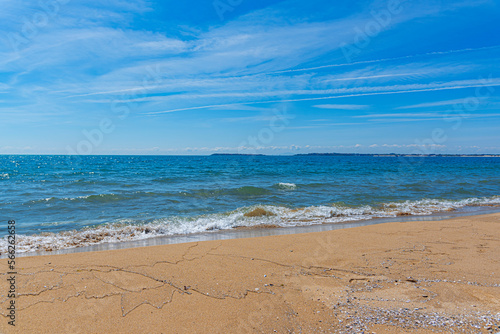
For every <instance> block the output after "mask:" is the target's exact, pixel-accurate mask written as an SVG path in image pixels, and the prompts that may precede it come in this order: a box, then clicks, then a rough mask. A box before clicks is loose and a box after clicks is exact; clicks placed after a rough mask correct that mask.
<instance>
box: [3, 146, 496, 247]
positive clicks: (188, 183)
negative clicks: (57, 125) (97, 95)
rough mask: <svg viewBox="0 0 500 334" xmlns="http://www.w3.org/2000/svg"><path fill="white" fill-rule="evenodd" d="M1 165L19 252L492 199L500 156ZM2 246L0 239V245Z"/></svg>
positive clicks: (449, 210) (97, 159)
mask: <svg viewBox="0 0 500 334" xmlns="http://www.w3.org/2000/svg"><path fill="white" fill-rule="evenodd" d="M0 167H1V169H0V186H1V188H0V189H1V190H0V193H1V197H2V202H1V203H0V210H1V220H5V222H7V220H9V219H14V220H16V226H17V234H18V244H17V250H18V253H19V254H23V253H24V252H27V254H34V253H33V252H37V253H38V252H39V251H44V250H46V251H52V252H54V251H59V250H64V249H70V248H75V249H81V250H86V249H89V246H92V247H90V248H91V249H92V250H99V249H113V248H121V247H131V246H132V247H136V245H152V244H157V243H161V244H165V243H171V242H187V241H193V240H195V241H199V240H213V239H217V238H232V237H239V236H240V235H244V236H256V235H260V234H262V235H269V234H286V233H298V232H297V231H301V230H302V229H303V230H304V231H306V230H307V231H314V230H323V229H332V228H344V227H350V226H357V225H360V224H371V223H374V222H378V221H380V220H379V219H381V218H382V219H396V220H399V221H401V220H405V221H406V220H411V219H413V217H419V218H418V219H422V218H423V217H424V216H425V217H428V216H429V215H430V217H445V216H447V215H456V214H468V211H470V210H472V211H474V212H476V211H475V210H479V211H480V212H483V210H484V211H488V210H493V211H494V210H495V206H498V205H500V196H498V195H499V189H500V158H484V157H483V158H460V157H429V158H398V157H356V156H352V157H348V156H342V157H338V156H337V157H334V156H196V157H195V156H189V157H186V156H183V157H180V156H84V157H81V156H0ZM479 211H477V213H479ZM436 213H438V214H439V216H435V214H436ZM270 226H272V227H282V228H265V227H270ZM262 227H264V228H262ZM6 232H7V228H5V231H4V232H3V233H2V234H3V236H5V235H6ZM183 240H185V241H183ZM113 245H114V246H113ZM6 246H7V245H6V241H5V238H4V240H2V244H1V245H0V252H1V253H4V252H5V248H6Z"/></svg>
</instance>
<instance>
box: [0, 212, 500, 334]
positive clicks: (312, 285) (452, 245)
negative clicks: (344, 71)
mask: <svg viewBox="0 0 500 334" xmlns="http://www.w3.org/2000/svg"><path fill="white" fill-rule="evenodd" d="M499 250H500V214H492V215H483V216H473V217H461V218H457V219H452V220H446V221H432V222H406V223H386V224H380V225H371V226H364V227H356V228H350V229H344V230H335V231H328V232H318V233H306V234H295V235H282V236H270V237H259V238H248V239H235V240H224V241H206V242H199V243H188V244H176V245H165V246H152V247H145V248H134V249H124V250H114V251H104V252H88V253H76V254H66V255H52V256H38V257H22V258H18V259H17V267H18V268H17V269H18V274H17V276H16V289H17V292H18V294H19V295H18V297H17V298H16V307H17V310H16V326H15V327H12V326H9V325H8V321H9V319H8V318H7V317H6V315H7V305H8V303H9V299H8V298H7V296H6V295H7V291H8V289H9V286H8V282H7V280H6V279H7V275H5V274H3V276H2V279H1V280H0V295H1V300H0V304H1V311H0V312H1V313H2V315H3V316H2V317H0V332H1V333H361V332H363V331H364V332H365V333H372V332H375V333H433V332H438V331H444V332H451V330H454V331H455V332H463V333H496V332H498V331H500V329H499V328H498V326H499V325H500V322H499V317H500V314H499V313H500V286H499V284H500V252H499ZM6 263H7V260H6V259H3V260H0V265H1V272H2V273H5V272H7V271H8V270H7V266H6Z"/></svg>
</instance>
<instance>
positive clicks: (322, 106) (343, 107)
mask: <svg viewBox="0 0 500 334" xmlns="http://www.w3.org/2000/svg"><path fill="white" fill-rule="evenodd" d="M313 107H314V108H319V109H340V110H361V109H368V108H369V107H370V106H367V105H361V104H318V105H315V106H313Z"/></svg>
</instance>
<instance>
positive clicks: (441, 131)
mask: <svg viewBox="0 0 500 334" xmlns="http://www.w3.org/2000/svg"><path fill="white" fill-rule="evenodd" d="M2 7H3V9H2V11H1V12H0V154H158V155H161V154H169V155H177V154H179V155H184V154H193V155H199V154H201V155H205V154H212V153H259V154H297V153H311V152H321V153H324V152H340V153H347V152H354V153H419V154H422V153H424V154H441V153H496V154H500V131H499V130H500V66H499V64H500V25H499V24H498V21H499V19H500V2H499V1H494V0H474V1H472V0H458V1H448V0H436V1H432V0H430V1H426V0H424V1H410V0H407V1H400V0H389V1H379V0H375V1H363V0H362V1H352V0H349V1H348V0H342V1H319V0H307V1H306V0H286V1H277V0H268V1H263V0H252V1H250V0H192V1H171V0H163V1H143V0H128V1H125V0H110V1H105V2H103V1H97V0H87V1H74V0H41V1H29V2H28V1H17V0H2Z"/></svg>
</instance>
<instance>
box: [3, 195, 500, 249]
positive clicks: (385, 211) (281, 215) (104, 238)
mask: <svg viewBox="0 0 500 334" xmlns="http://www.w3.org/2000/svg"><path fill="white" fill-rule="evenodd" d="M498 204H500V196H494V197H489V198H468V199H464V200H459V201H450V200H435V199H422V200H418V201H405V202H391V203H383V204H380V205H378V206H369V205H366V206H362V207H347V206H344V205H331V206H326V205H323V206H310V207H305V208H299V209H290V208H286V207H282V206H270V205H259V206H252V207H245V208H240V209H238V210H235V211H232V212H226V213H219V214H210V215H202V216H196V217H191V218H185V217H168V218H164V219H158V220H155V221H152V222H149V223H146V224H138V223H139V222H137V221H134V220H130V219H124V220H119V221H116V222H114V223H112V224H105V225H99V226H97V227H91V228H86V229H84V230H79V231H66V232H60V233H43V234H39V235H31V236H26V235H18V236H17V245H16V250H17V251H18V252H31V251H37V250H57V249H64V248H75V247H82V246H89V245H94V244H99V243H107V242H122V241H133V240H140V239H146V238H151V237H155V236H169V235H186V234H192V233H199V232H207V231H208V232H210V231H216V230H226V229H231V228H234V227H240V226H246V227H254V226H259V225H276V226H281V227H291V226H300V225H313V224H323V223H341V222H348V221H355V220H366V219H372V218H382V217H397V216H401V215H428V214H432V213H435V212H439V211H448V210H454V209H458V208H461V207H465V206H473V205H498ZM256 208H261V209H264V210H265V211H266V212H267V213H268V214H265V215H262V216H258V217H247V216H245V213H248V212H250V211H253V210H255V209H256ZM54 224H56V225H57V223H54ZM6 251H7V240H6V239H3V240H2V241H1V243H0V252H1V254H5V252H6Z"/></svg>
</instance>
